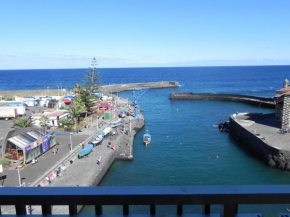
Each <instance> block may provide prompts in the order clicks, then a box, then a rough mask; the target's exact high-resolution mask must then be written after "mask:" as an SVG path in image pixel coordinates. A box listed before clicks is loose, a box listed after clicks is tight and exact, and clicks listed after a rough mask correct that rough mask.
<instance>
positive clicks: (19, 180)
mask: <svg viewBox="0 0 290 217" xmlns="http://www.w3.org/2000/svg"><path fill="white" fill-rule="evenodd" d="M20 167H21V166H18V167H17V171H18V182H19V187H22V184H21V177H20V172H19V168H20Z"/></svg>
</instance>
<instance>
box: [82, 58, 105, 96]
mask: <svg viewBox="0 0 290 217" xmlns="http://www.w3.org/2000/svg"><path fill="white" fill-rule="evenodd" d="M97 66H98V63H97V59H96V58H95V57H94V58H93V60H92V65H91V67H90V68H89V69H88V70H87V71H86V74H85V80H84V87H85V88H86V89H87V90H89V91H90V92H93V91H97V90H98V89H99V87H100V85H101V78H100V70H99V69H98V68H97Z"/></svg>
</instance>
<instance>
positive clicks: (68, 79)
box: [0, 66, 290, 216]
mask: <svg viewBox="0 0 290 217" xmlns="http://www.w3.org/2000/svg"><path fill="white" fill-rule="evenodd" d="M28 71H29V70H28ZM81 72H82V73H81ZM83 72H85V69H75V70H46V73H44V70H30V71H29V73H28V72H27V71H26V73H24V72H23V71H21V70H19V71H0V75H1V76H0V78H1V79H0V82H1V83H2V84H4V86H2V87H1V89H2V90H9V89H42V88H44V87H45V86H47V85H49V86H50V88H53V85H54V86H55V87H56V85H57V84H59V83H60V82H62V85H63V86H64V87H65V86H67V87H70V88H71V87H72V86H73V84H74V83H79V81H80V80H81V79H82V75H83ZM30 73H31V75H34V76H33V77H34V79H35V80H33V83H32V82H31V81H29V79H28V78H27V77H25V76H27V75H28V76H29V75H30ZM101 75H102V78H103V83H104V84H109V83H131V82H149V81H162V80H177V81H179V82H180V84H181V87H179V88H176V89H174V91H179V92H210V93H213V92H216V93H237V94H248V95H254V96H267V97H272V96H274V95H275V90H277V89H280V88H282V84H283V81H284V80H285V78H288V79H289V77H288V76H289V75H290V66H260V67H194V68H140V69H139V68H134V69H101ZM13 76H16V77H18V78H19V80H23V82H22V84H23V85H22V86H20V85H19V83H18V85H16V84H14V83H15V81H14V77H13ZM8 79H9V81H8ZM8 82H9V83H8ZM41 83H42V84H41ZM8 84H9V85H8ZM55 87H54V88H55ZM171 91H172V90H171V89H156V90H153V89H152V90H148V91H147V92H146V93H145V94H144V95H143V96H142V97H141V98H140V99H139V100H138V103H139V104H140V106H141V110H142V113H143V115H144V117H145V119H146V125H145V128H144V129H143V130H142V131H141V132H140V133H139V134H137V136H136V137H135V142H134V160H133V162H123V161H121V162H116V163H115V164H114V165H113V166H112V167H111V169H110V171H109V172H108V174H107V175H106V177H105V178H104V180H103V181H102V183H101V185H102V186H137V185H144V186H171V185H174V186H177V185H273V184H277V185H279V184H290V173H289V172H287V171H281V170H278V169H274V168H270V167H268V166H267V165H265V164H264V163H263V162H261V161H260V160H258V159H256V158H255V157H253V156H252V155H251V153H249V152H247V151H244V150H243V149H241V147H239V145H238V143H237V142H236V141H235V140H234V139H233V138H232V137H231V136H230V135H228V134H226V133H220V132H219V131H218V129H217V125H218V124H219V123H221V122H225V121H227V120H228V117H229V115H230V114H232V113H235V112H263V113H270V112H273V110H269V109H262V108H257V107H253V106H250V105H245V104H240V103H233V102H220V101H170V99H169V94H170V92H171ZM120 95H121V96H122V97H124V98H130V99H131V98H132V93H131V92H124V93H120ZM146 130H148V131H149V133H150V134H151V136H152V143H151V144H150V145H149V146H148V147H145V146H144V145H143V144H142V135H143V133H145V132H146ZM289 206H290V205H289ZM286 207H288V206H287V205H279V206H271V205H267V206H263V207H261V206H242V207H241V209H239V210H240V211H241V212H244V211H249V210H250V211H252V212H258V213H264V216H274V215H277V213H278V212H285V211H286ZM120 209H121V208H120ZM168 209H170V210H172V213H173V212H174V208H173V207H169V208H166V210H168ZM192 209H195V210H198V211H201V208H200V207H193V208H192V207H186V209H185V212H186V210H192ZM118 210H119V207H110V208H106V209H105V212H107V213H115V212H116V211H118ZM130 210H131V211H133V213H134V212H136V213H145V212H148V210H149V208H148V207H143V206H141V207H140V206H138V207H137V206H136V207H130ZM217 210H218V209H217V208H215V209H214V211H216V212H217ZM90 211H91V210H90V208H89V207H88V208H86V209H85V210H84V211H83V213H88V212H90ZM162 212H164V209H162V208H160V209H157V213H162Z"/></svg>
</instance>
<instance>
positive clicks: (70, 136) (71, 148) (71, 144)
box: [69, 133, 72, 152]
mask: <svg viewBox="0 0 290 217" xmlns="http://www.w3.org/2000/svg"><path fill="white" fill-rule="evenodd" d="M71 135H72V133H70V134H69V139H70V151H71V152H72V141H71Z"/></svg>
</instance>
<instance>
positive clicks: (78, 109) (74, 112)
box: [68, 97, 87, 126]
mask: <svg viewBox="0 0 290 217" xmlns="http://www.w3.org/2000/svg"><path fill="white" fill-rule="evenodd" d="M86 112H87V109H86V106H85V104H84V103H83V102H82V101H81V99H80V98H78V97H77V98H76V100H75V101H74V104H72V105H71V106H70V107H68V113H69V114H70V116H71V118H72V119H73V122H74V124H75V126H76V124H77V123H78V122H79V120H80V115H81V114H83V113H86Z"/></svg>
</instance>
